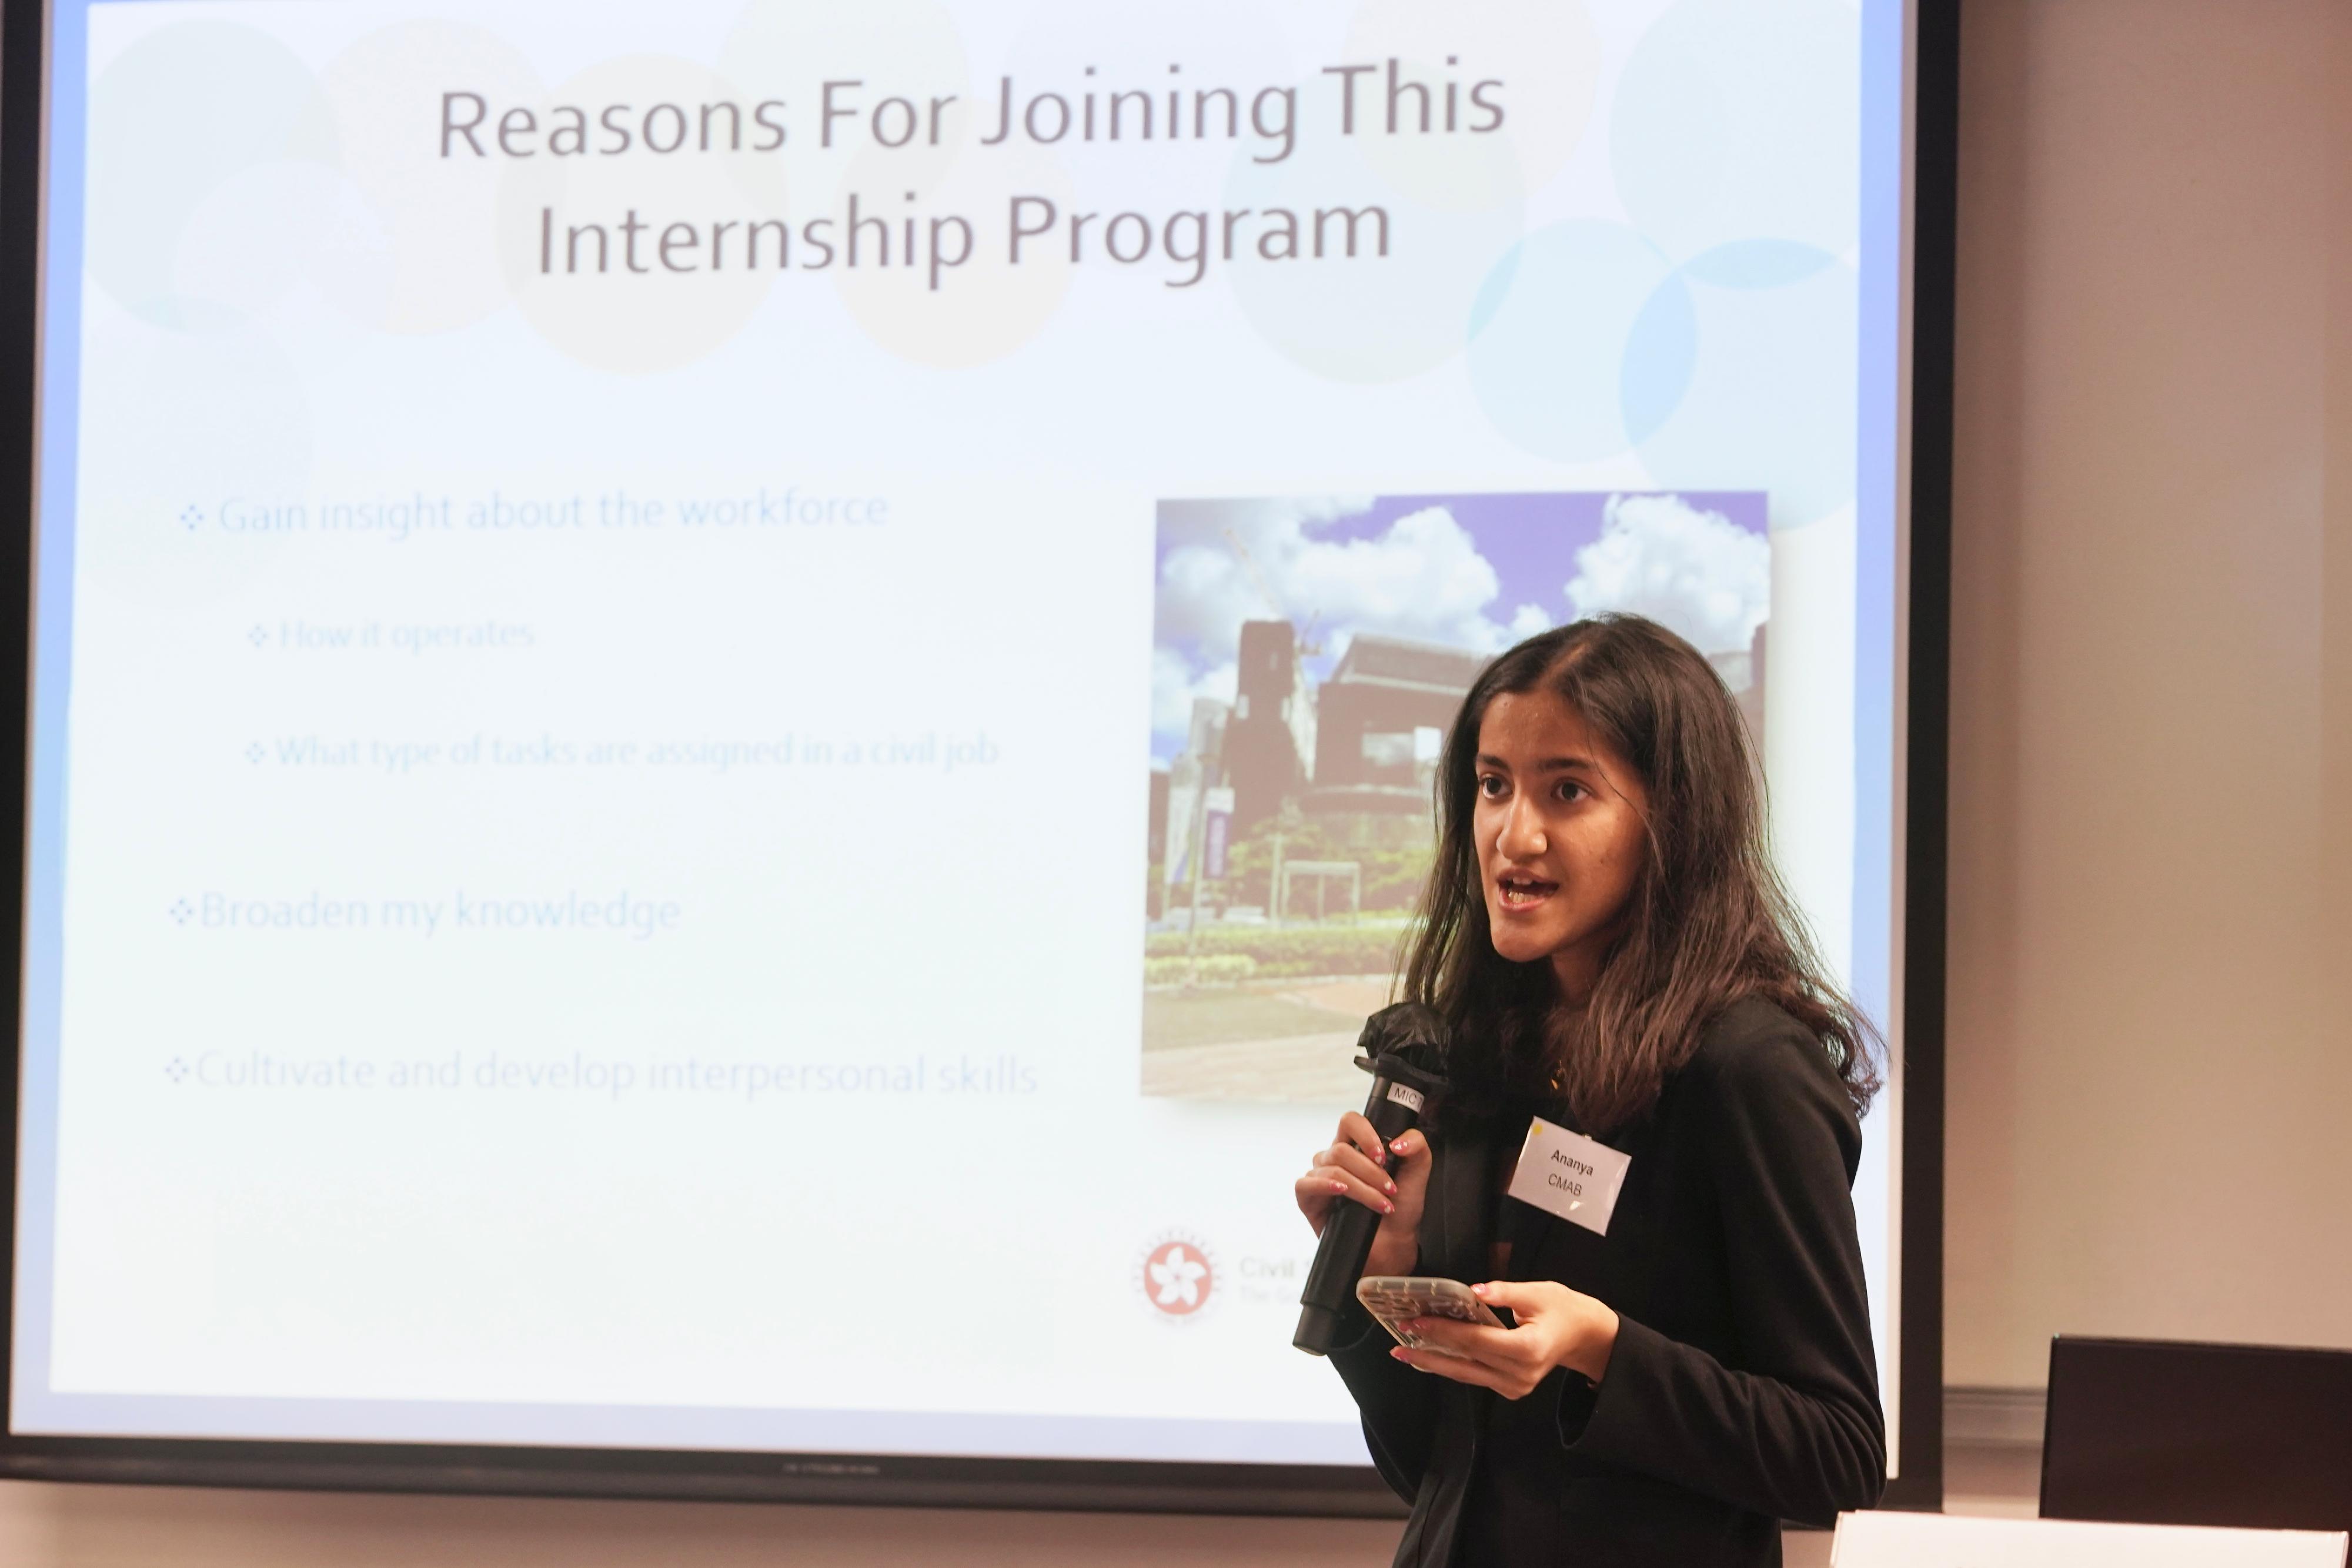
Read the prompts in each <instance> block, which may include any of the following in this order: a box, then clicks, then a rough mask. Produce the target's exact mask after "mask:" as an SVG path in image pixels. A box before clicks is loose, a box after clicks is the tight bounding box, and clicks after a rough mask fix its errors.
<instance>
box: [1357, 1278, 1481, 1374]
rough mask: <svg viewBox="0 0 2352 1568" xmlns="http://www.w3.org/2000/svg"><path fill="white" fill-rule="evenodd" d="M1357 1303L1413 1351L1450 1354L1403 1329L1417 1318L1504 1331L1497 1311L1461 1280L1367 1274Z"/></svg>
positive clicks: (1361, 1283) (1361, 1284)
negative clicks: (1451, 1320) (1449, 1320)
mask: <svg viewBox="0 0 2352 1568" xmlns="http://www.w3.org/2000/svg"><path fill="white" fill-rule="evenodd" d="M1356 1300H1358V1301H1361V1302H1363V1303H1364V1310H1365V1311H1366V1312H1370V1313H1371V1314H1372V1317H1373V1319H1374V1320H1375V1321H1377V1322H1379V1323H1380V1325H1381V1327H1382V1328H1384V1329H1386V1330H1388V1331H1389V1333H1390V1335H1391V1337H1392V1338H1394V1339H1395V1341H1396V1342H1397V1343H1399V1344H1401V1345H1403V1346H1405V1347H1406V1348H1407V1349H1409V1350H1426V1351H1430V1352H1432V1353H1433V1354H1450V1353H1448V1352H1444V1351H1441V1350H1440V1349H1439V1347H1437V1346H1436V1345H1433V1344H1430V1343H1426V1342H1424V1341H1423V1339H1422V1338H1421V1337H1420V1336H1419V1335H1418V1334H1414V1333H1408V1332H1406V1330H1405V1329H1404V1327H1403V1325H1404V1324H1405V1323H1407V1322H1411V1321H1412V1320H1413V1319H1414V1318H1451V1319H1453V1320H1454V1322H1464V1323H1475V1324H1476V1325H1477V1326H1478V1327H1480V1328H1489V1329H1498V1328H1502V1327H1504V1326H1505V1325H1504V1322H1503V1320H1502V1319H1500V1318H1498V1317H1496V1315H1495V1312H1494V1309H1493V1308H1491V1307H1489V1306H1487V1305H1486V1302H1484V1301H1480V1300H1479V1299H1478V1298H1477V1297H1476V1296H1475V1295H1474V1294H1472V1293H1471V1291H1470V1287H1469V1286H1467V1285H1465V1284H1464V1283H1463V1282H1462V1281H1459V1280H1439V1279H1433V1278H1428V1277H1425V1276H1421V1275H1407V1274H1367V1275H1365V1276H1364V1277H1363V1278H1362V1279H1360V1280H1359V1281H1356Z"/></svg>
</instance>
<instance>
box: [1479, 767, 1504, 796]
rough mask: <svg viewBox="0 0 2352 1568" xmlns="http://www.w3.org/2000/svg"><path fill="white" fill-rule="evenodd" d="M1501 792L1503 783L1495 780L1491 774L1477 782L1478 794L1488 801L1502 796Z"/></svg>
mask: <svg viewBox="0 0 2352 1568" xmlns="http://www.w3.org/2000/svg"><path fill="white" fill-rule="evenodd" d="M1502 792H1503V781H1502V780H1501V779H1497V778H1496V777H1495V776H1494V775H1493V774H1491V773H1489V774H1487V775H1486V777H1484V778H1482V779H1479V780H1478V793H1480V794H1481V795H1484V796H1486V799H1488V800H1494V799H1495V798H1496V796H1498V795H1500V794H1502Z"/></svg>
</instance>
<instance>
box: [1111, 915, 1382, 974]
mask: <svg viewBox="0 0 2352 1568" xmlns="http://www.w3.org/2000/svg"><path fill="white" fill-rule="evenodd" d="M1405 930H1406V928H1405V927H1404V926H1402V925H1394V924H1382V925H1202V927H1201V938H1200V945H1199V946H1198V948H1197V949H1193V951H1197V953H1198V955H1199V956H1200V957H1202V958H1203V959H1210V958H1216V957H1223V956H1227V955H1234V956H1242V957H1246V958H1249V959H1251V960H1252V961H1253V963H1254V966H1255V967H1254V968H1253V969H1252V970H1251V971H1250V977H1252V978H1255V979H1261V980H1271V979H1292V978H1297V977H1301V976H1307V975H1386V974H1389V973H1391V972H1392V971H1393V970H1394V969H1395V968H1396V965H1397V955H1398V951H1399V946H1400V945H1401V944H1402V942H1403V940H1404V936H1405ZM1187 943H1188V935H1187V933H1185V932H1181V931H1160V932H1155V933H1153V934H1152V935H1151V936H1150V937H1148V938H1146V941H1145V946H1144V969H1145V974H1146V976H1147V977H1152V976H1154V975H1156V974H1160V973H1168V972H1169V971H1166V970H1163V969H1160V968H1159V967H1158V966H1159V964H1160V960H1162V959H1165V958H1179V959H1181V958H1182V957H1183V956H1185V955H1186V953H1187V951H1188V946H1187ZM1181 982H1182V977H1181V976H1173V977H1171V978H1170V979H1167V980H1160V979H1157V978H1153V979H1152V980H1151V982H1150V983H1152V984H1158V985H1174V984H1181ZM1195 983H1196V984H1202V983H1210V984H1213V983H1216V982H1210V981H1196V982H1195ZM1223 983H1225V984H1231V983H1232V982H1231V981H1225V982H1223Z"/></svg>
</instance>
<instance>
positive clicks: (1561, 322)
mask: <svg viewBox="0 0 2352 1568" xmlns="http://www.w3.org/2000/svg"><path fill="white" fill-rule="evenodd" d="M1679 287H1680V285H1679V284H1678V283H1676V282H1675V277H1674V267H1673V265H1672V264H1671V263H1670V262H1668V261H1667V259H1666V258H1665V256H1664V255H1662V254H1661V253H1660V252H1659V250H1658V247H1657V246H1654V245H1652V244H1651V243H1650V242H1649V241H1647V240H1645V239H1643V237H1642V236H1641V235H1639V234H1636V233H1635V232H1634V231H1633V230H1632V229H1630V228H1628V227H1626V226H1625V225H1623V224H1612V223H1602V222H1599V221H1597V220H1593V219H1589V218H1575V219H1570V220H1569V221H1568V222H1565V223H1558V224H1553V225H1550V226H1549V227H1547V228H1542V229H1538V230H1537V231H1536V232H1535V233H1534V234H1531V235H1528V236H1527V238H1525V239H1524V240H1521V241H1520V242H1519V243H1518V244H1517V245H1516V246H1512V247H1511V249H1510V250H1509V251H1508V252H1507V253H1506V254H1505V255H1504V256H1503V259H1502V260H1501V261H1499V262H1497V263H1496V265H1495V267H1494V268H1493V270H1491V271H1490V272H1488V273H1487V275H1486V282H1485V283H1484V284H1482V285H1481V286H1480V287H1479V289H1478V295H1477V298H1476V300H1475V303H1474V304H1473V305H1472V307H1471V311H1470V349H1469V363H1470V384H1471V387H1472V390H1473V391H1475V392H1476V393H1477V397H1478V402H1479V406H1480V407H1482V408H1483V409H1485V410H1486V417H1487V418H1488V419H1489V420H1491V421H1493V422H1494V424H1495V428H1496V429H1497V430H1499V431H1501V432H1502V433H1503V434H1505V435H1507V436H1508V437H1509V438H1510V439H1511V440H1512V441H1514V442H1516V443H1517V444H1519V445H1521V446H1523V447H1525V448H1527V449H1528V451H1529V452H1533V453H1536V454H1537V455H1540V456H1544V457H1550V458H1554V459H1557V460H1558V461H1560V462H1563V463H1587V462H1591V461H1592V460H1594V459H1596V458H1601V457H1607V456H1611V455H1614V454H1616V453H1620V452H1622V451H1624V450H1625V449H1626V448H1627V447H1629V446H1631V445H1633V444H1634V441H1635V440H1636V439H1637V435H1636V432H1635V430H1634V429H1633V428H1630V427H1629V418H1628V397H1627V394H1626V392H1625V390H1624V385H1623V383H1624V380H1625V371H1624V367H1625V366H1626V364H1627V363H1628V360H1627V350H1628V349H1629V347H1630V346H1631V345H1632V344H1633V341H1634V340H1635V338H1636V335H1637V332H1638V331H1639V330H1640V329H1642V327H1643V318H1644V316H1645V315H1649V314H1656V315H1658V316H1659V317H1660V318H1661V319H1660V321H1659V322H1657V323H1654V324H1652V325H1651V328H1650V331H1651V335H1652V336H1654V337H1656V338H1658V339H1659V340H1661V341H1664V340H1665V339H1666V338H1667V337H1668V336H1669V335H1670V333H1671V330H1672V322H1671V321H1670V320H1669V319H1666V318H1669V317H1670V316H1671V313H1672V311H1671V306H1667V307H1663V308H1655V309H1654V308H1653V300H1654V298H1655V297H1656V296H1657V295H1658V294H1659V293H1660V292H1661V291H1662V289H1663V290H1672V289H1676V288H1679ZM1688 360H1689V356H1688V355H1685V362H1687V361H1688ZM1670 372H1671V366H1664V367H1662V368H1661V370H1660V371H1659V374H1658V375H1657V376H1655V377H1650V378H1648V379H1645V380H1644V381H1643V384H1642V388H1641V393H1640V409H1641V416H1642V417H1643V418H1644V419H1647V420H1650V421H1652V422H1653V426H1654V423H1655V422H1656V421H1657V420H1659V419H1661V418H1663V414H1662V413H1660V410H1661V408H1662V407H1663V408H1671V407H1672V406H1673V404H1674V402H1675V400H1676V399H1678V398H1679V396H1680V395H1681V394H1680V389H1679V388H1677V387H1674V386H1671V385H1668V384H1666V382H1667V381H1668V380H1670Z"/></svg>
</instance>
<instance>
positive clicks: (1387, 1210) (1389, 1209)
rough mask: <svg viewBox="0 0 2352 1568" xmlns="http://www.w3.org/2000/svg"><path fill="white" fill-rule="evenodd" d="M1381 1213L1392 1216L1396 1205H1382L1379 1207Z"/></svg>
mask: <svg viewBox="0 0 2352 1568" xmlns="http://www.w3.org/2000/svg"><path fill="white" fill-rule="evenodd" d="M1395 1212H1396V1205H1395V1204H1393V1203H1383V1204H1381V1213H1382V1214H1394V1213H1395Z"/></svg>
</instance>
